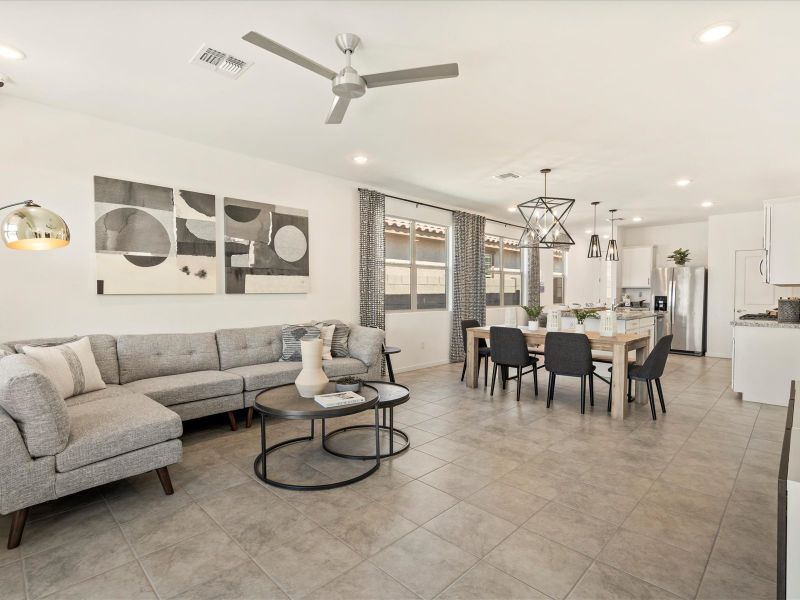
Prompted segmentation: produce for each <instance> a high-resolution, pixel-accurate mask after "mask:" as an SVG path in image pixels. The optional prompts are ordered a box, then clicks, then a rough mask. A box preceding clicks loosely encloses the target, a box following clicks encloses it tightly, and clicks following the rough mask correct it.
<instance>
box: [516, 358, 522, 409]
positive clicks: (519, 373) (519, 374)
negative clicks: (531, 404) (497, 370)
mask: <svg viewBox="0 0 800 600" xmlns="http://www.w3.org/2000/svg"><path fill="white" fill-rule="evenodd" d="M521 392H522V369H521V368H520V367H517V402H519V395H520V393H521Z"/></svg>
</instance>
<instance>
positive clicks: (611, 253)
mask: <svg viewBox="0 0 800 600" xmlns="http://www.w3.org/2000/svg"><path fill="white" fill-rule="evenodd" d="M608 212H610V213H611V218H610V219H609V221H611V239H610V240H608V248H607V249H606V260H609V261H610V260H619V249H618V248H617V240H616V238H614V222H615V221H622V219H618V218H616V217H614V213H615V212H617V209H616V208H613V209H611V210H609V211H608Z"/></svg>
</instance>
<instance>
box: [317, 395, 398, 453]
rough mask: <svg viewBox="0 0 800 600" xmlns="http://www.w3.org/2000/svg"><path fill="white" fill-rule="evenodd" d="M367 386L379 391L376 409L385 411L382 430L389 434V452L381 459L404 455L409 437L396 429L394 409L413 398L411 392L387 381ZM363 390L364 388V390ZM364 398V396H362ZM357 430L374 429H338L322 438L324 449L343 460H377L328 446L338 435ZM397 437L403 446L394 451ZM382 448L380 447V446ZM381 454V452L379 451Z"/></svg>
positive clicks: (357, 427) (369, 427)
mask: <svg viewBox="0 0 800 600" xmlns="http://www.w3.org/2000/svg"><path fill="white" fill-rule="evenodd" d="M364 385H365V386H369V387H371V388H374V389H375V390H377V391H378V405H377V407H376V408H378V409H380V410H382V411H383V423H382V424H381V425H380V428H381V429H383V430H384V431H388V432H389V451H388V452H384V453H382V454H380V458H389V457H390V456H397V455H398V454H402V453H403V452H405V451H406V450H408V448H409V446H410V445H411V444H410V442H409V441H408V436H407V435H406V433H405V432H404V431H401V430H400V429H395V427H394V407H395V406H398V405H400V404H404V403H406V402H408V399H409V398H410V397H411V392H410V391H409V389H408V388H407V387H406V386H404V385H400V384H399V383H389V382H386V381H367V382H365V383H364ZM362 389H363V388H362ZM362 396H363V394H362ZM387 409H388V410H389V424H388V425H387V424H386V410H387ZM355 429H373V427H372V425H351V426H349V427H342V428H341V429H336V430H334V431H331V432H330V433H329V434H328V435H323V436H322V447H323V448H325V450H326V451H327V452H328V453H329V454H333V455H334V456H340V457H342V458H353V459H360V460H372V459H374V458H375V455H374V454H366V455H365V454H346V453H344V452H338V451H336V450H332V449H331V448H330V446H329V445H328V441H329V440H330V439H331V438H333V437H334V436H336V435H339V434H342V433H344V432H345V431H353V430H355ZM395 435H397V436H398V437H400V438H401V439H402V446H401V447H400V448H399V449H397V450H395V449H394V436H395ZM378 448H380V446H378ZM378 453H380V450H378Z"/></svg>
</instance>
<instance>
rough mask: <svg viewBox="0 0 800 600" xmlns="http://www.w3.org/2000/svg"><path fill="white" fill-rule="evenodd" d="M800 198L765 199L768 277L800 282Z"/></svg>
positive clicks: (765, 268)
mask: <svg viewBox="0 0 800 600" xmlns="http://www.w3.org/2000/svg"><path fill="white" fill-rule="evenodd" d="M798 223H800V198H791V199H783V200H775V201H768V202H765V203H764V249H765V250H766V253H765V257H764V265H763V268H762V272H763V275H764V281H765V282H766V283H771V284H774V285H800V260H798V257H800V235H798Z"/></svg>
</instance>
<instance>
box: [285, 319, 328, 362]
mask: <svg viewBox="0 0 800 600" xmlns="http://www.w3.org/2000/svg"><path fill="white" fill-rule="evenodd" d="M320 333H321V332H320V330H319V328H318V327H314V326H313V325H284V326H283V327H282V328H281V339H282V342H283V352H282V353H281V360H284V361H293V362H299V361H301V360H303V355H302V354H301V353H300V340H302V339H304V338H305V339H310V340H311V339H317V338H318V337H319V336H320Z"/></svg>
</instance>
